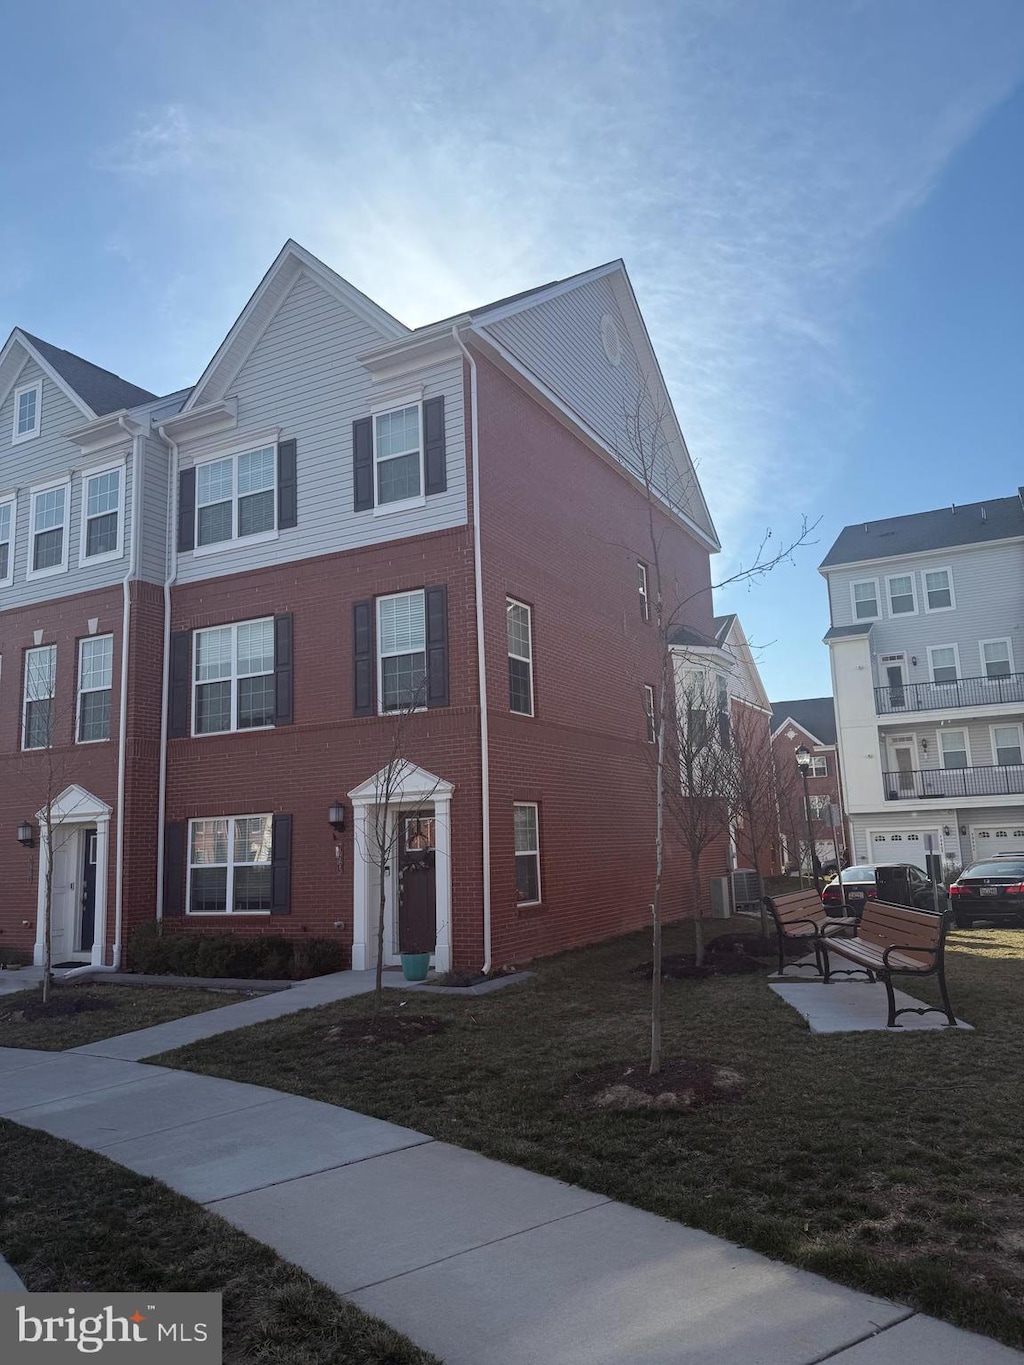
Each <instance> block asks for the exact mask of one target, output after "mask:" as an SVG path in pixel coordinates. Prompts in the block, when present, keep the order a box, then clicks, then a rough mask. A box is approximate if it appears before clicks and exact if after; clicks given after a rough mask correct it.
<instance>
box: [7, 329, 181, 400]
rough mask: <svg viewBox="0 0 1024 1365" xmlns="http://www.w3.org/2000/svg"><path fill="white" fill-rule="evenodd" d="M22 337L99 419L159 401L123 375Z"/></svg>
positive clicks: (25, 333)
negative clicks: (154, 400) (111, 413)
mask: <svg viewBox="0 0 1024 1365" xmlns="http://www.w3.org/2000/svg"><path fill="white" fill-rule="evenodd" d="M23 335H24V336H25V338H26V340H28V341H30V342H31V343H32V345H33V346H34V347H35V348H36V350H37V351H38V352H39V354H40V355H41V356H42V357H43V359H44V360H45V361H47V363H48V364H50V365H52V366H53V368H54V369H55V370H56V372H57V373H58V374H59V375H60V377H61V379H63V380H64V382H65V383H66V384H67V385H68V386H69V387H70V388H72V389H74V391H75V393H77V394H78V396H79V398H81V400H82V401H83V403H85V404H87V405H88V407H90V408H92V410H93V412H94V413H95V414H96V416H97V417H103V416H104V415H105V414H106V413H108V412H118V411H119V410H120V409H121V408H136V407H138V406H139V404H140V403H149V402H151V401H152V400H153V399H154V398H155V397H156V394H155V393H150V392H149V390H148V389H140V388H139V386H138V385H137V384H130V383H129V382H128V380H127V379H122V378H121V377H120V375H116V374H111V372H110V370H104V369H101V368H100V366H99V365H94V364H93V363H92V361H91V360H83V359H82V357H81V356H80V355H74V354H73V353H72V352H71V351H62V350H61V349H60V347H59V346H51V345H50V343H49V342H48V341H41V340H40V339H39V337H34V336H32V335H31V333H29V332H24V331H23Z"/></svg>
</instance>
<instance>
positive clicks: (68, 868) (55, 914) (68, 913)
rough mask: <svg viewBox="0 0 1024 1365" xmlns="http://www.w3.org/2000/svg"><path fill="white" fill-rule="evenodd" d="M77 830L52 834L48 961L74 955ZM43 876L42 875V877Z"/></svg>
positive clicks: (78, 872) (76, 905) (63, 960)
mask: <svg viewBox="0 0 1024 1365" xmlns="http://www.w3.org/2000/svg"><path fill="white" fill-rule="evenodd" d="M78 833H79V831H78V829H77V827H76V828H72V829H69V828H66V827H64V826H61V825H57V826H56V828H55V829H54V831H53V881H52V882H51V884H50V961H51V962H66V961H68V960H69V959H70V957H71V955H72V953H74V951H75V928H76V925H77V911H78V897H79V894H80V893H79V890H78V887H79V883H80V880H81V878H80V864H79V857H80V854H79V849H80V847H81V842H80V840H79V837H78ZM43 875H44V876H45V872H44V874H43Z"/></svg>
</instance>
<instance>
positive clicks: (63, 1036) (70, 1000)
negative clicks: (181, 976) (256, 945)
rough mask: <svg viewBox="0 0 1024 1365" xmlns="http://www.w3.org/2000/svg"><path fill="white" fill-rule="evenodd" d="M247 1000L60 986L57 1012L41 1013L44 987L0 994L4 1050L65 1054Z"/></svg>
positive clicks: (233, 995) (221, 994)
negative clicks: (88, 1044)
mask: <svg viewBox="0 0 1024 1365" xmlns="http://www.w3.org/2000/svg"><path fill="white" fill-rule="evenodd" d="M247 998H248V997H247V996H246V995H244V994H241V993H239V992H233V991H204V990H195V989H192V988H190V987H184V988H181V989H179V988H178V987H172V986H97V985H95V984H93V983H92V982H83V983H82V984H81V985H80V986H78V985H71V986H65V985H61V984H59V983H58V984H56V985H54V987H53V991H52V995H51V1002H52V1007H51V1008H50V1009H49V1010H47V1011H45V1012H44V1011H43V1010H41V1009H40V1005H41V1001H42V997H41V996H40V994H39V987H38V986H36V987H33V988H32V989H31V990H26V991H17V992H15V993H14V994H13V995H0V1047H28V1048H40V1049H41V1050H43V1051H47V1052H63V1051H64V1050H65V1049H67V1048H69V1047H82V1046H83V1044H85V1043H96V1042H99V1040H100V1039H101V1038H113V1037H114V1036H115V1035H116V1034H119V1033H132V1032H134V1030H135V1029H139V1028H148V1027H149V1026H150V1024H164V1023H166V1022H167V1020H168V1019H181V1018H183V1017H184V1016H185V1015H186V1014H201V1013H202V1012H203V1011H204V1010H216V1009H220V1008H221V1006H222V1005H233V1004H235V1003H236V1001H238V1000H245V999H247Z"/></svg>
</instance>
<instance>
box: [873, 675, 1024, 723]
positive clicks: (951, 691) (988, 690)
mask: <svg viewBox="0 0 1024 1365" xmlns="http://www.w3.org/2000/svg"><path fill="white" fill-rule="evenodd" d="M1003 702H1021V703H1024V673H1007V674H1005V675H1004V676H1003V677H1000V678H957V680H956V681H955V682H923V683H889V684H888V685H887V686H886V687H876V688H875V711H876V713H877V714H878V715H880V716H892V715H896V716H903V715H906V714H907V713H908V712H911V711H945V710H946V709H947V708H948V707H951V706H957V707H959V706H998V705H1000V704H1001V703H1003Z"/></svg>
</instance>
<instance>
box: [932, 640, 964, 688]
mask: <svg viewBox="0 0 1024 1365" xmlns="http://www.w3.org/2000/svg"><path fill="white" fill-rule="evenodd" d="M928 666H929V668H930V669H931V674H932V682H934V683H951V682H956V680H957V679H958V678H959V676H960V652H959V650H958V649H957V647H956V645H929V646H928Z"/></svg>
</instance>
